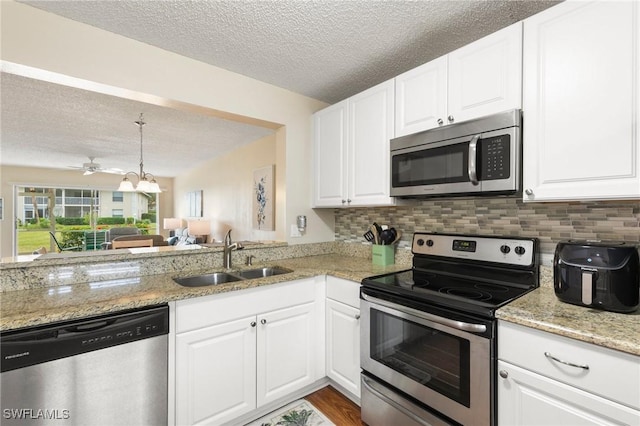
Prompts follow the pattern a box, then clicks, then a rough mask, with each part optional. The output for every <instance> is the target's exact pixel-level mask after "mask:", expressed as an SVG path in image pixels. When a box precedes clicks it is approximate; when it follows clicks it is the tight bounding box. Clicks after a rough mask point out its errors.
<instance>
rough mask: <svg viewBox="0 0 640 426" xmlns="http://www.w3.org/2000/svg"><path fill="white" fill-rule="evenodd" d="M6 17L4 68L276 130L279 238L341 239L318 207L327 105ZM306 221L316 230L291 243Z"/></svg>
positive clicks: (25, 15)
mask: <svg viewBox="0 0 640 426" xmlns="http://www.w3.org/2000/svg"><path fill="white" fill-rule="evenodd" d="M0 14H1V31H2V33H1V35H2V45H1V50H0V55H1V57H2V60H3V61H8V62H11V63H15V64H21V65H26V66H29V67H33V68H36V69H37V70H43V71H46V72H53V73H59V74H62V75H65V76H72V77H76V78H80V79H84V80H88V81H90V82H97V83H101V84H105V85H109V86H114V87H118V88H124V89H127V90H131V91H134V92H136V93H145V94H150V95H153V96H157V97H160V98H164V99H168V100H175V101H180V102H186V103H189V104H193V105H197V106H202V107H206V108H210V109H213V110H216V111H218V112H219V113H220V116H223V117H224V116H227V117H229V116H233V118H236V119H242V118H241V117H245V120H246V121H247V122H251V123H252V124H256V121H252V120H258V122H259V121H260V120H263V121H264V122H265V123H272V128H277V129H278V130H277V132H276V141H277V148H276V151H277V152H276V157H277V164H278V165H279V169H280V171H281V174H280V175H279V177H280V178H281V179H282V181H281V182H278V183H277V185H278V186H279V187H281V188H279V192H278V193H279V194H280V195H281V196H282V199H279V200H278V203H279V204H278V206H277V207H276V213H277V217H276V228H277V235H278V236H282V237H283V238H287V240H289V242H290V243H309V242H318V241H330V240H333V238H334V230H333V228H334V219H333V211H332V210H320V211H314V210H312V209H311V208H310V205H311V159H310V158H311V157H310V156H311V151H312V149H311V133H312V132H311V122H312V120H311V114H312V113H313V112H315V111H317V110H319V109H321V108H323V107H324V106H326V104H324V103H323V102H320V101H317V100H314V99H311V98H308V97H305V96H302V95H299V94H296V93H293V92H290V91H288V90H284V89H281V88H278V87H276V86H273V85H270V84H266V83H263V82H260V81H257V80H254V79H251V78H248V77H245V76H242V75H240V74H235V73H232V72H229V71H226V70H224V69H221V68H217V67H214V66H211V65H207V64H204V63H202V62H198V61H195V60H192V59H189V58H186V57H183V56H180V55H177V54H175V53H171V52H168V51H165V50H162V49H158V48H155V47H152V46H150V45H147V44H144V43H140V42H137V41H135V40H131V39H127V38H125V37H121V36H118V35H116V34H112V33H110V32H107V31H103V30H100V29H97V28H94V27H91V26H88V25H85V24H82V23H79V22H75V21H72V20H69V19H66V18H62V17H59V16H56V15H54V14H50V13H47V12H43V11H41V10H38V9H35V8H33V7H30V6H27V5H24V4H20V3H15V2H13V1H2V2H0ZM238 31H242V28H238ZM279 126H280V127H279ZM280 165H283V166H280ZM299 214H305V215H307V217H308V231H307V233H306V234H305V236H304V237H303V238H296V239H289V238H288V237H285V236H286V235H288V229H289V227H290V225H292V224H295V220H296V216H297V215H299ZM3 232H5V226H4V224H3ZM0 237H1V235H0Z"/></svg>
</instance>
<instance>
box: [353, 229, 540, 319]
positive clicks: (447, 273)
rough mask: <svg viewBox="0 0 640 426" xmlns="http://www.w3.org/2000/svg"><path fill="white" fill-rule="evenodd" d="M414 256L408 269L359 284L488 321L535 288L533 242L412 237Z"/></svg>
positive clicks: (423, 235) (510, 239)
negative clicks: (485, 317)
mask: <svg viewBox="0 0 640 426" xmlns="http://www.w3.org/2000/svg"><path fill="white" fill-rule="evenodd" d="M412 252H413V268H412V269H410V270H406V271H401V272H394V273H390V274H385V275H380V276H376V277H371V278H367V279H365V280H363V282H362V284H363V286H364V287H370V288H375V289H377V290H382V291H385V292H389V293H391V294H395V295H397V296H402V297H408V298H410V299H411V300H414V301H418V302H421V303H427V304H429V305H435V306H442V307H448V308H454V309H456V310H460V311H463V312H465V311H469V312H474V313H480V314H482V315H483V316H490V317H493V315H494V312H495V310H496V309H497V308H499V307H501V306H504V305H505V304H507V303H509V302H510V301H512V300H514V299H516V298H518V297H520V296H522V295H523V294H525V293H527V292H529V291H531V290H532V289H534V288H536V287H538V262H537V260H538V259H537V258H538V244H537V240H535V239H527V238H504V237H478V236H465V235H444V234H429V233H416V234H414V238H413V246H412Z"/></svg>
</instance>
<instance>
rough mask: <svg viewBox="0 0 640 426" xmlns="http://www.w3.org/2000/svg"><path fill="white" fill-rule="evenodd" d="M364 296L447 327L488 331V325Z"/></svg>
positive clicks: (374, 301) (379, 303)
mask: <svg viewBox="0 0 640 426" xmlns="http://www.w3.org/2000/svg"><path fill="white" fill-rule="evenodd" d="M362 298H363V299H364V300H366V301H367V302H371V303H375V304H377V305H382V306H386V307H387V308H391V309H395V310H397V311H400V312H404V313H405V314H408V315H413V316H415V317H418V318H422V319H424V320H427V321H432V322H434V323H437V324H441V325H445V326H447V327H451V328H455V329H457V330H461V331H468V332H471V333H484V332H485V331H487V326H486V325H484V324H473V323H468V322H462V321H456V320H452V319H449V318H442V317H439V316H437V315H433V314H429V313H427V312H422V311H419V310H417V309H413V308H409V307H407V306H402V305H398V304H396V303H393V302H388V301H386V300H382V299H378V298H377V297H372V296H369V295H367V294H363V295H362Z"/></svg>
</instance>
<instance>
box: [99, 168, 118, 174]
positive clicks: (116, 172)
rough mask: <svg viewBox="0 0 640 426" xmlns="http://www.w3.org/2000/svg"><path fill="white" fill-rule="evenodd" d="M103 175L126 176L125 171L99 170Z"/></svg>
mask: <svg viewBox="0 0 640 426" xmlns="http://www.w3.org/2000/svg"><path fill="white" fill-rule="evenodd" d="M98 171H99V172H101V173H110V174H112V175H123V174H124V170H120V169H100V170H98Z"/></svg>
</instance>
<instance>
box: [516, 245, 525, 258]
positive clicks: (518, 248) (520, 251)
mask: <svg viewBox="0 0 640 426" xmlns="http://www.w3.org/2000/svg"><path fill="white" fill-rule="evenodd" d="M514 251H515V252H516V254H517V255H519V256H522V255H523V254H524V253H525V252H526V250H525V249H524V247H522V246H516V248H515V249H514Z"/></svg>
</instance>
